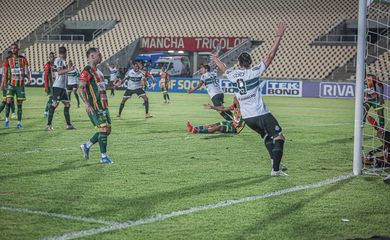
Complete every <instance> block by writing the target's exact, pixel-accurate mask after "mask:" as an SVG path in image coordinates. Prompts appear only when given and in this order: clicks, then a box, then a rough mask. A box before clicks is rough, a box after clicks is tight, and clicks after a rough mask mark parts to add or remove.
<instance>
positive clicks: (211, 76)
mask: <svg viewBox="0 0 390 240" xmlns="http://www.w3.org/2000/svg"><path fill="white" fill-rule="evenodd" d="M200 72H201V73H202V76H201V77H200V81H199V83H198V85H197V86H196V87H195V88H194V89H191V90H187V93H189V94H191V93H193V92H195V91H196V90H198V89H199V88H201V87H202V86H203V84H205V85H206V89H207V93H208V94H209V96H210V98H211V101H212V102H213V105H214V106H215V107H220V106H223V99H224V95H223V91H222V89H221V87H220V86H219V80H218V79H217V73H215V72H210V66H209V65H202V66H201V67H200ZM220 114H221V116H222V117H223V118H224V119H226V120H227V121H231V120H232V112H231V111H221V112H220Z"/></svg>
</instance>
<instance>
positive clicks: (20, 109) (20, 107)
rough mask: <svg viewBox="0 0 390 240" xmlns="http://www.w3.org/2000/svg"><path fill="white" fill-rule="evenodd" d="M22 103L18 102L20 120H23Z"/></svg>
mask: <svg viewBox="0 0 390 240" xmlns="http://www.w3.org/2000/svg"><path fill="white" fill-rule="evenodd" d="M22 112H23V111H22V104H20V105H19V104H18V121H22Z"/></svg>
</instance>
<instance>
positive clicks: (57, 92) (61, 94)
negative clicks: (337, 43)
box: [53, 87, 69, 102]
mask: <svg viewBox="0 0 390 240" xmlns="http://www.w3.org/2000/svg"><path fill="white" fill-rule="evenodd" d="M60 101H62V102H69V98H68V94H67V93H66V89H65V88H58V87H53V102H60Z"/></svg>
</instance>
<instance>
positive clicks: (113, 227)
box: [43, 175, 353, 240]
mask: <svg viewBox="0 0 390 240" xmlns="http://www.w3.org/2000/svg"><path fill="white" fill-rule="evenodd" d="M352 177H353V175H344V176H338V177H335V178H330V179H326V180H324V181H320V182H316V183H310V184H305V185H298V186H295V187H291V188H286V189H282V190H279V191H274V192H267V193H263V194H259V195H254V196H248V197H244V198H240V199H232V200H225V201H221V202H218V203H215V204H209V205H203V206H198V207H193V208H189V209H184V210H179V211H173V212H170V213H164V214H157V215H154V216H151V217H147V218H142V219H139V220H136V221H126V222H123V223H116V224H112V225H109V226H104V227H100V228H92V229H87V230H83V231H76V232H69V233H65V234H63V235H60V236H51V237H47V238H44V239H43V240H67V239H76V238H81V237H87V236H92V235H97V234H101V233H106V232H112V231H116V230H120V229H125V228H131V227H135V226H139V225H145V224H150V223H154V222H161V221H164V220H166V219H169V218H173V217H178V216H184V215H189V214H192V213H197V212H202V211H206V210H211V209H216V208H223V207H227V206H232V205H236V204H239V203H246V202H251V201H255V200H259V199H265V198H270V197H275V196H280V195H284V194H287V193H291V192H297V191H302V190H306V189H314V188H320V187H323V186H327V185H330V184H333V183H336V182H339V181H343V180H347V179H350V178H352Z"/></svg>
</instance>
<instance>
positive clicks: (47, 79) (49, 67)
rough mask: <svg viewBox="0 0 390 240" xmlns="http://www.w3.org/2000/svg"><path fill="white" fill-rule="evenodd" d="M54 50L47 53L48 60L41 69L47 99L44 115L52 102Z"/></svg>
mask: <svg viewBox="0 0 390 240" xmlns="http://www.w3.org/2000/svg"><path fill="white" fill-rule="evenodd" d="M54 58H55V57H54V52H50V53H49V61H48V62H47V63H46V64H45V66H44V70H43V80H44V87H45V92H46V94H47V97H48V100H47V103H46V107H45V112H44V113H43V116H44V117H47V116H48V115H49V109H50V106H51V105H52V104H53V80H54V78H55V75H54V71H55V70H54Z"/></svg>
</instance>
